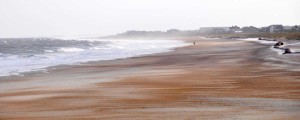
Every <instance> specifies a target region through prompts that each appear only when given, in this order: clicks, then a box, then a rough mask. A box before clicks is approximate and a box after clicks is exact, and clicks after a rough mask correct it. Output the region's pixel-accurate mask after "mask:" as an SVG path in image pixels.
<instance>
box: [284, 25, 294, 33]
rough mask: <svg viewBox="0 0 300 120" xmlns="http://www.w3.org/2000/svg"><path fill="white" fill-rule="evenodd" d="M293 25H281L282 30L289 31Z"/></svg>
mask: <svg viewBox="0 0 300 120" xmlns="http://www.w3.org/2000/svg"><path fill="white" fill-rule="evenodd" d="M293 27H294V26H283V30H284V31H285V32H290V31H292V29H293Z"/></svg>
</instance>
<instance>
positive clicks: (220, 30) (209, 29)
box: [199, 27, 229, 34]
mask: <svg viewBox="0 0 300 120" xmlns="http://www.w3.org/2000/svg"><path fill="white" fill-rule="evenodd" d="M199 31H200V33H209V34H217V33H227V32H228V31H229V27H202V28H200V30H199Z"/></svg>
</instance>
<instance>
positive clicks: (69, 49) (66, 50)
mask: <svg viewBox="0 0 300 120" xmlns="http://www.w3.org/2000/svg"><path fill="white" fill-rule="evenodd" d="M58 51H59V52H80V51H84V49H81V48H75V47H71V48H60V49H58Z"/></svg>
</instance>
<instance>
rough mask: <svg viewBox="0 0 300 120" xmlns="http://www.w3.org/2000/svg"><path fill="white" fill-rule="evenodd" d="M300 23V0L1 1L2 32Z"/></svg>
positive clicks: (49, 33)
mask: <svg viewBox="0 0 300 120" xmlns="http://www.w3.org/2000/svg"><path fill="white" fill-rule="evenodd" d="M270 24H284V25H295V24H298V25H299V24H300V0H0V37H37V36H44V37H45V36H47V37H50V36H58V35H63V36H74V35H99V36H102V35H110V34H116V33H120V32H124V31H126V30H149V31H150V30H167V29H171V28H177V29H182V30H188V29H198V28H199V27H205V26H231V25H239V26H249V25H254V26H257V27H261V26H267V25H270Z"/></svg>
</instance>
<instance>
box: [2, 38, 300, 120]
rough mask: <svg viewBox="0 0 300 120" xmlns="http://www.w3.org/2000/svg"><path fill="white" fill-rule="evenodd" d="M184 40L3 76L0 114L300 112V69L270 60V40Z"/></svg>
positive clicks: (192, 116)
mask: <svg viewBox="0 0 300 120" xmlns="http://www.w3.org/2000/svg"><path fill="white" fill-rule="evenodd" d="M181 40H184V41H185V42H187V43H189V44H190V45H189V46H185V47H179V48H176V49H175V50H174V51H169V52H164V53H157V54H151V55H143V56H138V57H132V58H124V59H117V60H105V61H94V62H87V63H82V64H78V65H61V66H54V67H50V68H48V70H47V71H46V72H32V73H28V74H25V75H24V76H11V77H1V78H0V79H1V80H0V84H1V87H0V120H6V119H20V120H44V119H45V120H46V119H47V120H48V119H51V120H56V119H70V120H77V119H78V120H79V119H80V120H82V119H137V120H139V119H168V120H174V119H175V120H176V119H178V120H182V119H187V120H198V119H200V120H202V119H203V120H207V119H217V120H218V119H220V120H233V119H237V120H241V119H243V120H257V119H262V120H282V119H284V120H297V119H299V118H300V71H297V70H289V69H288V68H286V67H280V65H270V64H272V61H266V59H263V58H262V57H261V54H260V53H261V51H264V50H266V49H269V48H270V46H268V45H264V44H259V43H256V42H249V41H241V40H230V39H226V40H225V39H204V38H198V37H192V38H181ZM193 42H196V44H195V45H193V44H192V43H193ZM273 64H278V63H273Z"/></svg>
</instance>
